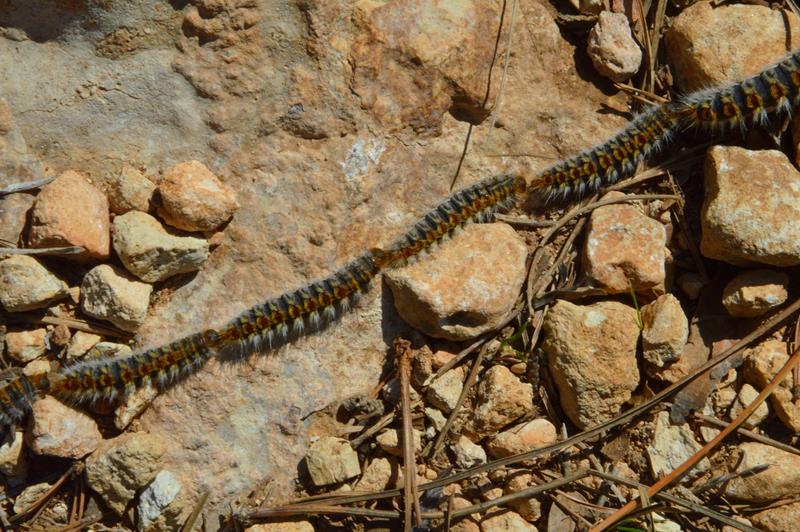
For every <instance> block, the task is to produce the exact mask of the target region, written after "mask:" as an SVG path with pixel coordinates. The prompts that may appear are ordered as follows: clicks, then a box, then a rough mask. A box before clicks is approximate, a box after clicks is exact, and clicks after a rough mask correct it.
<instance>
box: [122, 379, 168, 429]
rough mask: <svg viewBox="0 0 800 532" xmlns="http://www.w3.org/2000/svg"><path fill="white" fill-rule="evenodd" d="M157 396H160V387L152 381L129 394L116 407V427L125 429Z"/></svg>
mask: <svg viewBox="0 0 800 532" xmlns="http://www.w3.org/2000/svg"><path fill="white" fill-rule="evenodd" d="M156 396H158V389H157V388H156V387H155V386H153V385H152V384H151V383H148V384H147V386H142V387H141V388H138V389H137V390H136V391H135V392H133V393H131V394H128V395H127V396H126V397H125V399H124V400H123V403H122V404H121V405H119V406H118V407H117V408H115V409H114V427H116V428H117V430H120V431H122V430H125V428H126V427H127V426H128V425H130V424H131V421H133V420H134V418H136V416H138V415H139V414H141V413H142V412H144V411H145V410H146V409H147V407H148V406H149V405H150V403H152V402H153V399H155V398H156Z"/></svg>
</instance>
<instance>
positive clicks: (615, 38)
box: [587, 11, 642, 82]
mask: <svg viewBox="0 0 800 532" xmlns="http://www.w3.org/2000/svg"><path fill="white" fill-rule="evenodd" d="M587 52H588V53H589V57H591V58H592V64H593V65H594V68H595V69H596V70H597V71H598V72H599V73H600V74H601V75H603V76H605V77H607V78H608V79H610V80H612V81H618V82H622V81H626V80H628V79H629V78H630V77H631V76H633V75H634V74H636V72H638V71H639V66H640V65H641V64H642V49H641V48H639V45H638V44H636V41H635V40H634V38H633V35H631V28H630V26H629V25H628V17H627V16H625V14H624V13H612V12H611V11H603V12H601V13H600V16H599V17H598V18H597V23H596V24H595V25H594V26H593V27H592V29H591V31H589V43H588V48H587Z"/></svg>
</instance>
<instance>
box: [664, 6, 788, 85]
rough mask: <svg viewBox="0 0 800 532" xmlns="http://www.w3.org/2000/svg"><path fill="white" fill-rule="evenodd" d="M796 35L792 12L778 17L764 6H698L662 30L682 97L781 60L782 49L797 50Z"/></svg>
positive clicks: (756, 71) (683, 13)
mask: <svg viewBox="0 0 800 532" xmlns="http://www.w3.org/2000/svg"><path fill="white" fill-rule="evenodd" d="M711 28H713V30H712V31H709V29H711ZM742 28H747V31H742ZM798 32H800V23H798V19H797V17H796V16H795V15H794V14H793V13H786V14H783V13H779V12H776V11H774V10H772V9H770V7H769V6H767V5H755V4H751V5H745V4H730V5H714V4H713V2H696V3H694V5H692V6H690V7H687V8H686V9H684V10H682V11H681V12H680V14H678V16H677V17H675V19H674V22H673V24H672V25H671V27H670V28H669V29H667V31H666V34H665V41H666V51H667V57H668V59H669V61H668V63H669V65H670V66H671V67H672V68H673V69H674V72H675V74H676V78H677V82H678V86H679V87H680V88H681V89H682V91H683V92H684V93H687V92H691V91H694V90H698V89H705V88H706V87H713V86H718V85H721V84H724V83H725V82H728V81H732V80H739V79H744V78H746V77H748V76H752V75H753V74H756V73H758V72H760V71H761V70H762V69H764V68H765V67H766V66H768V65H769V64H770V63H774V62H776V61H778V60H780V59H781V58H782V57H783V56H785V55H786V50H794V49H796V48H797V47H798V46H800V40H799V39H798V38H797V36H798V35H800V33H798Z"/></svg>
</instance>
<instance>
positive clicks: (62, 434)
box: [25, 396, 103, 460]
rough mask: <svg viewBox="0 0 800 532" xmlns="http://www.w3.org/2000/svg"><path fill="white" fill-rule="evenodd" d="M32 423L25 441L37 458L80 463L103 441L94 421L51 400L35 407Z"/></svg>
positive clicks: (48, 397) (34, 405)
mask: <svg viewBox="0 0 800 532" xmlns="http://www.w3.org/2000/svg"><path fill="white" fill-rule="evenodd" d="M30 419H31V421H30V426H29V427H28V430H27V431H26V433H25V438H26V441H27V443H28V445H29V446H30V448H31V450H32V451H33V452H34V453H36V454H45V455H48V456H58V457H60V458H70V459H72V460H78V459H80V458H83V457H84V456H86V455H87V454H89V453H91V452H93V451H94V450H95V449H97V446H98V445H100V442H101V441H102V439H103V438H102V436H101V435H100V431H99V430H98V428H97V423H95V421H94V420H93V419H92V418H90V417H89V416H87V415H86V414H83V413H81V412H78V411H77V410H73V409H72V408H69V407H68V406H65V405H64V404H63V403H61V402H60V401H58V400H57V399H55V398H53V397H50V396H47V397H44V398H43V399H40V400H38V401H36V402H35V403H33V413H32V415H31V417H30Z"/></svg>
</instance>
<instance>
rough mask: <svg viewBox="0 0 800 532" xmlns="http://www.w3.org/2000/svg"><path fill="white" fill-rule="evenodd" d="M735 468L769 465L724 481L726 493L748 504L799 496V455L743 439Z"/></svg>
mask: <svg viewBox="0 0 800 532" xmlns="http://www.w3.org/2000/svg"><path fill="white" fill-rule="evenodd" d="M739 450H740V451H741V453H742V458H741V462H740V463H739V467H738V469H737V471H744V470H747V469H751V468H753V467H756V466H759V465H764V464H766V465H768V466H769V467H768V468H766V469H765V470H764V471H760V472H758V473H755V474H752V475H747V476H739V477H735V478H734V479H732V480H731V481H729V482H728V483H727V484H725V496H726V497H730V498H731V499H734V500H736V501H742V502H747V503H765V502H769V501H774V500H777V499H781V498H784V497H796V496H798V495H800V456H797V455H794V454H792V453H787V452H786V451H782V450H780V449H776V448H775V447H772V446H771V445H764V444H762V443H755V442H745V443H742V444H741V445H739Z"/></svg>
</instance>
